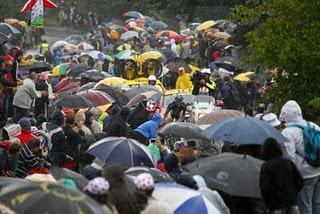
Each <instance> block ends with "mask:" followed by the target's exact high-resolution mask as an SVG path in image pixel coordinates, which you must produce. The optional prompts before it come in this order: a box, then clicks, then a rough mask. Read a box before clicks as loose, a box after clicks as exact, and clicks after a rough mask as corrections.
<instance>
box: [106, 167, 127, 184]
mask: <svg viewBox="0 0 320 214" xmlns="http://www.w3.org/2000/svg"><path fill="white" fill-rule="evenodd" d="M102 175H103V177H105V179H106V180H108V182H109V183H110V186H111V188H114V187H118V186H123V185H125V181H124V168H123V167H122V166H120V165H105V166H104V167H103V170H102Z"/></svg>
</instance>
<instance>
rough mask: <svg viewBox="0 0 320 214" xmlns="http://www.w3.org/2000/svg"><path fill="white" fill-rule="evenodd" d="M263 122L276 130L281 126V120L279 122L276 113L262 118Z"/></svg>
mask: <svg viewBox="0 0 320 214" xmlns="http://www.w3.org/2000/svg"><path fill="white" fill-rule="evenodd" d="M262 120H263V121H265V122H267V123H269V124H270V125H271V126H273V127H275V128H279V126H280V125H281V122H280V120H278V117H277V115H276V114H274V113H268V114H266V115H264V116H262Z"/></svg>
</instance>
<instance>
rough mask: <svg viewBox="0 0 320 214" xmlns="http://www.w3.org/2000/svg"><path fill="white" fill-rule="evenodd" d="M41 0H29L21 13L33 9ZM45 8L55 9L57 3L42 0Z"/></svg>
mask: <svg viewBox="0 0 320 214" xmlns="http://www.w3.org/2000/svg"><path fill="white" fill-rule="evenodd" d="M37 1H39V0H28V2H27V3H26V4H25V5H24V6H23V8H22V10H21V13H24V12H27V11H29V10H31V9H32V8H33V7H34V6H35V4H36V3H37ZM41 1H42V4H43V7H44V8H50V9H54V8H57V5H56V4H55V3H53V2H52V1H50V0H41Z"/></svg>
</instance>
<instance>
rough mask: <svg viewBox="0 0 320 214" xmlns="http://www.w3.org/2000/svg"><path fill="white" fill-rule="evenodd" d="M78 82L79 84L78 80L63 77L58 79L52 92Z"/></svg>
mask: <svg viewBox="0 0 320 214" xmlns="http://www.w3.org/2000/svg"><path fill="white" fill-rule="evenodd" d="M73 83H76V84H73ZM78 84H79V86H80V80H77V79H73V78H71V77H65V78H63V79H62V80H60V82H59V83H58V84H57V85H56V86H55V87H54V89H53V92H54V93H56V92H59V91H61V90H62V89H63V88H65V87H68V86H75V85H78Z"/></svg>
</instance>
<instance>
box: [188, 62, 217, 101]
mask: <svg viewBox="0 0 320 214" xmlns="http://www.w3.org/2000/svg"><path fill="white" fill-rule="evenodd" d="M210 76H211V71H210V69H209V68H206V69H202V70H201V72H198V73H196V74H195V75H194V81H195V83H194V87H193V90H192V94H193V95H200V94H203V91H207V94H208V95H209V96H213V97H214V95H215V89H216V87H217V85H216V83H215V82H214V81H212V80H210Z"/></svg>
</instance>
